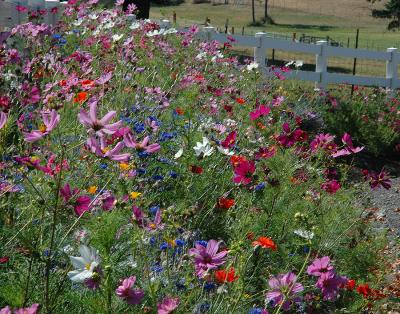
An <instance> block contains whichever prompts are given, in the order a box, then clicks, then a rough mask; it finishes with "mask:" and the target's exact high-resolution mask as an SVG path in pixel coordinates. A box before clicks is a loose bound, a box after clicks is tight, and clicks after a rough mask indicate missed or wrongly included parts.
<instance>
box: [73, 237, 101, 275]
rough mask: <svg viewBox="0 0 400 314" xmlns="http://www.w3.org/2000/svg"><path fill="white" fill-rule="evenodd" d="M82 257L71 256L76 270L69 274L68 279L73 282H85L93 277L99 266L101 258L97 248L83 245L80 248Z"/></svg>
mask: <svg viewBox="0 0 400 314" xmlns="http://www.w3.org/2000/svg"><path fill="white" fill-rule="evenodd" d="M79 253H80V254H81V256H70V257H69V258H70V260H71V263H72V265H73V266H74V268H75V270H73V271H70V272H68V277H69V279H71V281H73V282H84V281H85V280H86V279H90V278H92V277H93V274H94V273H95V270H96V267H97V266H99V263H100V257H99V255H98V254H99V253H98V251H97V250H96V249H95V248H92V247H87V246H86V245H81V246H80V247H79Z"/></svg>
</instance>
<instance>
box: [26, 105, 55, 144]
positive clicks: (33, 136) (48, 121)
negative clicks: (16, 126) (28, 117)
mask: <svg viewBox="0 0 400 314" xmlns="http://www.w3.org/2000/svg"><path fill="white" fill-rule="evenodd" d="M42 119H43V124H42V125H41V126H40V127H39V130H33V131H32V132H30V133H27V132H23V135H24V139H25V141H27V142H30V143H32V142H36V141H38V140H40V139H41V138H43V137H45V136H46V135H48V134H49V133H50V131H52V130H53V129H54V128H55V127H56V126H57V124H58V123H59V122H60V115H59V114H58V113H57V111H56V110H54V109H53V110H52V111H51V112H48V111H45V112H42Z"/></svg>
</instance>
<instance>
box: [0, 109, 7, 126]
mask: <svg viewBox="0 0 400 314" xmlns="http://www.w3.org/2000/svg"><path fill="white" fill-rule="evenodd" d="M7 119H8V115H7V114H6V113H5V112H3V111H0V130H1V129H2V128H4V126H5V125H6V123H7Z"/></svg>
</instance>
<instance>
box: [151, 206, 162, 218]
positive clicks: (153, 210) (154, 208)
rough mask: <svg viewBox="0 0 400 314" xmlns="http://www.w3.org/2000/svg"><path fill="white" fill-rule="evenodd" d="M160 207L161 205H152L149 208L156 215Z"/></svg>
mask: <svg viewBox="0 0 400 314" xmlns="http://www.w3.org/2000/svg"><path fill="white" fill-rule="evenodd" d="M159 209H160V206H157V205H156V206H151V207H150V208H149V211H150V213H151V214H152V215H153V216H154V215H155V214H156V213H157V211H158V210H159Z"/></svg>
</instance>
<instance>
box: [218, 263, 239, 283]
mask: <svg viewBox="0 0 400 314" xmlns="http://www.w3.org/2000/svg"><path fill="white" fill-rule="evenodd" d="M214 275H215V281H216V282H218V283H220V284H223V283H225V282H234V281H235V280H236V279H238V278H239V276H235V269H234V268H233V267H231V268H230V269H229V271H226V270H217V271H216V272H215V274H214Z"/></svg>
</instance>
